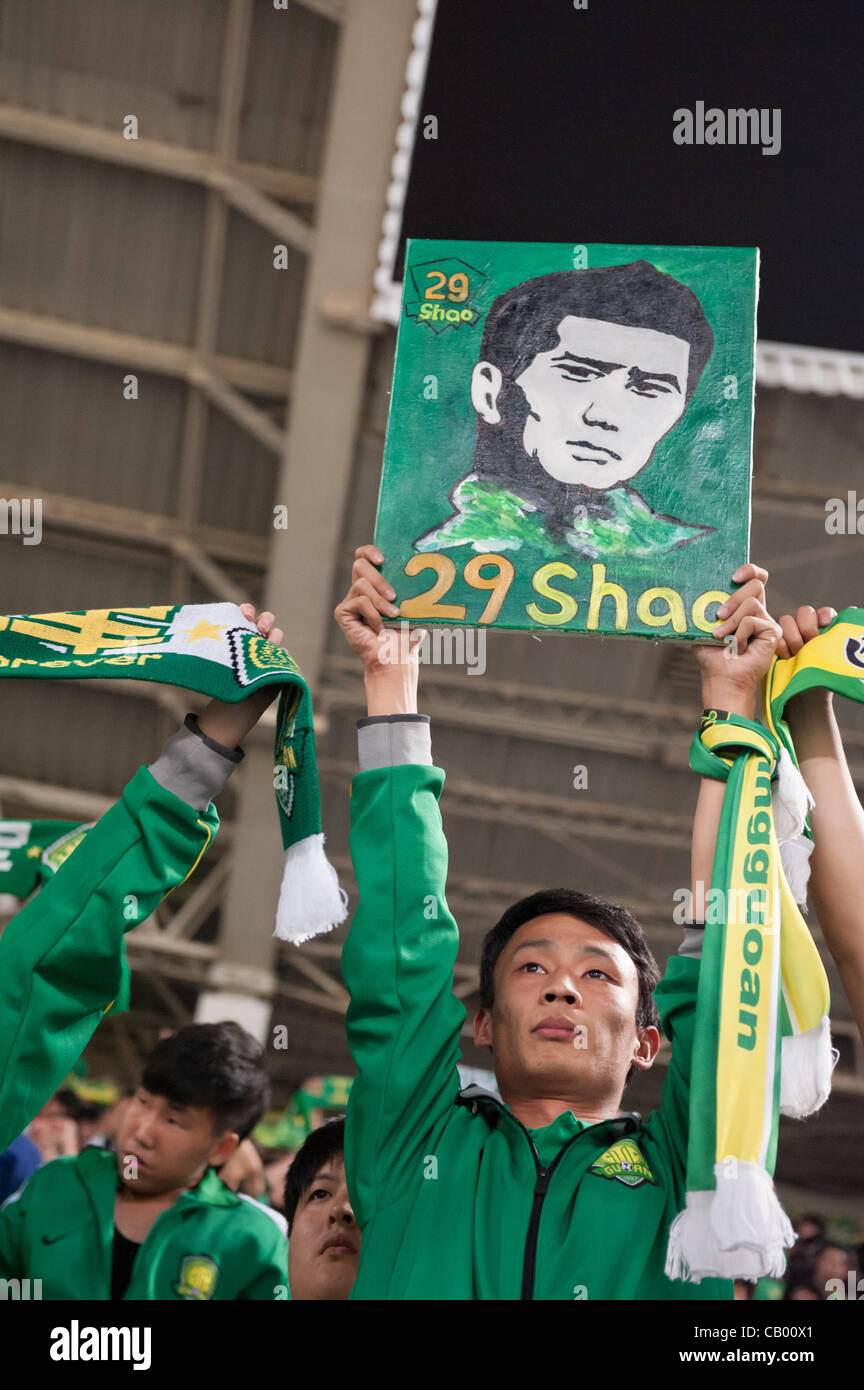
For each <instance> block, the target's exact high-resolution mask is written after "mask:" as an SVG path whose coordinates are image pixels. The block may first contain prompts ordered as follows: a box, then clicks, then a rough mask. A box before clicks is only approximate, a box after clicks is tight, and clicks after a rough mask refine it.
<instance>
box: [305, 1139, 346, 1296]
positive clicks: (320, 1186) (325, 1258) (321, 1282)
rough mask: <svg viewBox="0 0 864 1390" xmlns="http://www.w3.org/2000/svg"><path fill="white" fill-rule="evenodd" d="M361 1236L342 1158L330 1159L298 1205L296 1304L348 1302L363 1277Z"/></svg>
mask: <svg viewBox="0 0 864 1390" xmlns="http://www.w3.org/2000/svg"><path fill="white" fill-rule="evenodd" d="M359 1258H360V1232H359V1231H358V1229H357V1223H356V1222H355V1220H354V1213H353V1211H352V1210H351V1202H350V1199H349V1197H348V1186H347V1184H346V1182H345V1164H344V1160H343V1159H342V1157H341V1155H340V1156H339V1157H337V1158H331V1159H328V1160H327V1162H326V1163H325V1164H324V1166H323V1167H322V1168H320V1169H319V1170H318V1172H317V1173H316V1174H315V1177H314V1179H313V1181H312V1182H311V1183H310V1184H309V1186H308V1187H307V1188H306V1191H305V1192H304V1193H303V1195H302V1196H301V1198H300V1201H299V1202H298V1203H297V1210H296V1212H295V1213H294V1220H293V1222H292V1224H291V1239H290V1241H289V1243H288V1283H289V1285H290V1288H291V1298H292V1299H293V1300H294V1301H297V1300H300V1301H304V1300H310V1299H330V1300H332V1301H336V1300H339V1299H346V1298H347V1297H348V1295H349V1293H350V1292H351V1289H352V1287H353V1285H354V1281H355V1279H356V1278H357V1262H358V1260H359Z"/></svg>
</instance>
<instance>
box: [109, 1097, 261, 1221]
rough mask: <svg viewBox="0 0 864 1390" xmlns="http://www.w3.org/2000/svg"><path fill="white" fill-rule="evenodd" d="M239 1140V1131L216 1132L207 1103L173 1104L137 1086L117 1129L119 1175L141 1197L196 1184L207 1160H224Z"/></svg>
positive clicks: (222, 1161) (132, 1192) (207, 1163)
mask: <svg viewBox="0 0 864 1390" xmlns="http://www.w3.org/2000/svg"><path fill="white" fill-rule="evenodd" d="M237 1142H238V1139H237V1135H236V1134H232V1133H227V1134H226V1133H221V1134H216V1133H214V1130H213V1116H212V1114H211V1112H210V1111H209V1110H207V1109H205V1108H204V1107H203V1106H197V1105H175V1104H174V1103H173V1102H172V1101H170V1100H168V1099H166V1097H165V1096H157V1095H153V1093H152V1092H150V1091H147V1090H145V1089H144V1087H143V1086H139V1087H138V1089H137V1091H136V1092H135V1094H134V1096H132V1097H131V1098H130V1100H129V1101H128V1103H127V1105H126V1109H125V1111H124V1113H123V1117H122V1119H121V1122H120V1125H119V1127H118V1130H117V1165H118V1169H119V1175H120V1181H121V1183H122V1184H123V1186H124V1187H125V1188H127V1189H128V1191H129V1192H130V1194H132V1195H133V1196H138V1197H155V1196H157V1195H158V1194H160V1193H164V1192H170V1191H173V1190H174V1189H176V1188H187V1187H194V1186H195V1185H196V1184H197V1183H198V1182H200V1180H201V1178H202V1177H203V1176H204V1171H205V1169H206V1168H207V1166H208V1165H209V1164H211V1163H212V1164H214V1165H219V1164H221V1163H224V1162H226V1160H227V1159H228V1158H229V1157H230V1156H231V1154H232V1153H233V1152H234V1150H235V1149H236V1147H237Z"/></svg>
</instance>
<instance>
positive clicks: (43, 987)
mask: <svg viewBox="0 0 864 1390" xmlns="http://www.w3.org/2000/svg"><path fill="white" fill-rule="evenodd" d="M242 611H243V612H244V614H245V616H247V617H249V618H250V619H251V620H252V621H253V622H257V626H258V630H259V631H260V632H261V634H262V636H265V637H267V636H269V638H270V640H271V641H273V642H277V643H279V642H281V641H282V635H283V634H282V630H281V629H280V628H274V627H273V623H274V621H275V619H274V616H273V614H272V613H262V614H261V616H260V617H259V618H258V619H256V618H255V610H254V608H253V607H252V605H251V604H247V605H245V606H244V608H243V610H242ZM275 693H276V691H275V688H274V687H272V686H271V687H269V689H267V690H261V691H258V692H256V693H255V694H253V695H250V696H249V697H248V698H247V699H245V700H242V701H240V702H239V703H238V704H225V703H223V702H222V701H220V700H211V701H210V703H209V704H208V705H207V707H206V709H205V710H204V712H203V713H202V714H201V716H200V718H199V719H196V718H195V716H194V715H190V716H189V717H188V718H187V720H186V723H185V725H184V728H183V729H181V730H180V732H179V733H177V734H175V735H174V736H173V737H172V738H171V739H169V740H168V743H167V744H166V746H165V749H164V751H163V753H162V755H161V756H160V757H159V758H158V759H157V760H156V762H155V763H153V764H152V765H151V766H150V767H141V768H139V769H138V771H137V772H136V774H135V776H134V777H133V778H132V780H131V782H129V784H128V785H127V786H126V787H125V789H124V791H123V794H122V796H121V797H120V800H119V801H118V802H117V803H116V805H114V806H112V807H111V809H110V810H109V811H107V812H106V813H105V815H104V816H102V818H101V820H99V821H98V822H97V824H96V825H95V826H94V827H93V829H92V830H90V831H89V832H88V833H87V835H86V836H85V837H84V839H83V840H82V842H81V844H80V845H79V846H78V848H77V849H76V850H75V852H74V854H72V855H70V857H69V858H68V859H67V860H66V862H65V863H64V864H63V865H62V866H61V867H60V869H58V871H57V873H56V874H55V875H54V877H53V878H51V879H50V880H49V882H48V883H47V884H46V885H45V887H44V888H42V890H41V891H40V892H39V893H38V894H37V895H36V896H35V897H34V898H32V899H31V900H30V902H29V903H27V905H26V906H25V907H24V908H22V910H21V911H20V912H19V913H18V914H17V915H16V916H15V917H13V918H12V920H11V921H10V922H9V923H8V924H7V926H6V928H5V929H4V931H3V934H2V936H0V1152H2V1151H3V1150H4V1149H5V1148H6V1147H7V1145H8V1144H10V1143H11V1141H12V1140H13V1139H14V1138H15V1137H16V1136H17V1135H18V1134H20V1133H21V1131H22V1130H23V1129H24V1127H25V1126H26V1125H27V1124H28V1123H29V1121H30V1120H31V1119H32V1118H33V1116H34V1115H35V1114H36V1113H37V1112H38V1111H39V1110H40V1109H41V1107H42V1106H43V1105H44V1103H45V1101H46V1100H47V1099H48V1097H49V1096H50V1095H52V1094H53V1093H54V1091H56V1090H57V1088H58V1086H60V1084H61V1082H62V1081H63V1078H64V1077H65V1076H66V1075H67V1074H68V1073H69V1070H70V1069H71V1067H72V1066H73V1065H74V1063H75V1062H76V1061H77V1059H78V1057H79V1056H80V1055H81V1053H82V1052H83V1050H84V1048H85V1047H86V1046H87V1043H88V1042H89V1041H90V1038H91V1037H92V1036H93V1033H94V1032H95V1030H96V1027H97V1025H98V1023H99V1020H100V1019H101V1018H102V1016H103V1014H104V1013H105V1012H106V1010H107V1009H108V1008H110V1006H111V1003H112V1002H113V1000H114V999H115V998H116V997H117V994H118V992H119V990H120V987H121V983H122V981H123V974H124V969H125V957H124V950H123V936H124V933H125V932H127V931H129V930H131V928H132V927H135V926H137V925H138V924H139V923H140V922H143V921H144V920H145V918H147V917H149V916H150V914H151V913H152V912H153V911H154V909H155V908H156V907H157V905H158V904H159V903H160V902H161V900H162V899H163V898H164V897H165V896H166V894H167V893H170V892H171V890H172V889H173V888H176V887H177V885H178V883H182V882H183V881H184V880H185V879H186V878H188V877H189V875H190V874H191V873H192V871H193V870H194V868H195V866H196V865H197V863H198V861H199V859H200V858H201V856H202V855H203V854H204V852H205V850H206V849H207V848H208V846H209V845H210V843H211V841H212V840H213V837H214V835H215V834H216V831H217V829H218V827H219V817H218V816H217V814H216V811H215V808H214V807H213V806H212V805H211V804H210V803H211V801H212V799H213V797H214V796H216V795H218V793H219V792H220V791H221V790H222V788H223V787H224V785H225V783H226V782H227V780H228V778H229V776H230V775H231V773H232V772H233V771H234V768H235V767H236V765H237V763H238V762H240V760H241V759H242V757H243V753H242V752H241V751H240V749H239V748H238V747H237V746H236V745H237V744H239V743H240V742H241V741H242V739H243V738H245V737H246V735H247V734H248V733H249V731H250V730H251V729H252V728H253V727H254V725H255V724H256V723H257V721H258V720H259V719H260V717H261V715H262V714H263V713H264V710H265V709H266V708H267V706H268V705H269V704H270V702H271V700H272V699H273V697H274V695H275Z"/></svg>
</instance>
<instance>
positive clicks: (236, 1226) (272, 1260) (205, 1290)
mask: <svg viewBox="0 0 864 1390" xmlns="http://www.w3.org/2000/svg"><path fill="white" fill-rule="evenodd" d="M116 1193H117V1155H116V1154H114V1153H109V1152H107V1151H106V1150H105V1149H96V1148H88V1149H83V1150H82V1151H81V1153H80V1154H78V1156H77V1158H57V1159H55V1160H54V1161H53V1163H47V1164H46V1165H45V1167H44V1168H40V1169H38V1170H37V1172H35V1173H34V1174H33V1176H32V1177H31V1179H30V1181H29V1182H28V1183H27V1185H26V1187H24V1188H23V1190H22V1192H21V1194H20V1196H18V1197H13V1198H12V1199H11V1200H10V1201H8V1202H7V1203H6V1204H5V1206H4V1207H3V1209H2V1211H0V1276H2V1277H3V1278H4V1279H22V1278H28V1279H30V1280H31V1281H32V1280H34V1279H41V1281H42V1288H41V1297H42V1298H43V1299H98V1300H107V1299H109V1298H110V1296H111V1256H112V1249H113V1240H114V1198H115V1196H116ZM287 1283H288V1242H287V1240H286V1238H285V1234H284V1231H283V1230H282V1229H281V1226H280V1224H279V1223H278V1222H277V1221H276V1220H274V1218H273V1216H272V1215H268V1213H267V1212H266V1211H265V1210H264V1209H263V1208H262V1207H260V1206H258V1205H257V1203H255V1202H252V1201H250V1200H247V1199H245V1198H243V1197H238V1196H236V1195H235V1194H234V1193H233V1192H232V1191H231V1190H230V1188H228V1187H226V1186H225V1184H224V1183H223V1182H222V1181H221V1180H220V1178H219V1177H218V1176H217V1174H216V1173H215V1172H214V1171H213V1169H212V1168H210V1169H208V1170H207V1172H206V1173H205V1175H204V1177H203V1178H202V1180H201V1182H200V1183H199V1184H198V1186H197V1187H196V1188H195V1189H194V1190H193V1191H191V1192H185V1193H184V1194H183V1196H182V1197H179V1198H178V1200H177V1201H176V1202H175V1203H174V1205H173V1206H172V1207H169V1209H168V1211H164V1212H163V1213H162V1215H161V1216H159V1217H158V1218H157V1219H156V1221H155V1222H154V1223H153V1226H152V1229H151V1231H150V1234H149V1235H148V1237H147V1239H146V1240H145V1241H144V1242H143V1244H142V1246H141V1249H140V1250H139V1251H138V1254H137V1255H136V1257H135V1263H134V1265H133V1267H132V1278H131V1280H130V1283H129V1287H128V1289H127V1291H126V1293H125V1295H124V1299H127V1300H130V1299H169V1300H170V1299H174V1300H184V1299H185V1300H189V1299H194V1300H204V1299H265V1300H270V1301H272V1300H273V1299H274V1298H279V1297H281V1298H283V1299H284V1298H285V1296H286V1294H285V1288H286V1286H287ZM31 1289H32V1282H31Z"/></svg>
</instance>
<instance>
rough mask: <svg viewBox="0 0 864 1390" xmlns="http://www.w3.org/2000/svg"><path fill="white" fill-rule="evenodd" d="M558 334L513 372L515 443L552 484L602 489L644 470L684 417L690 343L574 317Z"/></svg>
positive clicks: (662, 334) (621, 325)
mask: <svg viewBox="0 0 864 1390" xmlns="http://www.w3.org/2000/svg"><path fill="white" fill-rule="evenodd" d="M558 336H559V343H558V346H557V347H554V348H552V349H550V350H549V351H548V352H541V353H538V354H537V356H536V357H535V358H534V359H533V361H532V362H531V363H530V365H529V366H528V367H526V368H525V370H524V371H523V372H522V373H521V374H520V375H519V376H518V377H517V378H516V385H517V386H519V387H520V388H521V390H522V392H523V394H524V396H525V399H526V401H527V405H528V414H527V416H526V419H525V426H524V431H523V435H522V445H523V448H524V449H525V452H526V454H529V455H530V456H532V457H535V458H536V459H537V460H538V462H539V463H540V465H541V466H542V467H543V468H544V469H545V470H546V472H547V473H549V474H550V475H551V476H552V477H553V478H557V479H558V481H559V482H562V483H570V484H578V485H581V486H582V487H589V488H596V489H598V490H608V489H609V488H613V487H616V486H617V485H618V484H619V483H623V482H626V481H627V479H628V478H632V477H634V476H635V474H637V473H638V472H639V471H640V469H642V468H644V467H645V464H646V463H647V462H648V460H649V459H650V457H651V455H652V453H653V452H654V449H655V448H656V446H657V444H658V443H659V441H660V440H661V439H662V438H663V436H664V434H667V433H668V432H669V430H671V428H672V426H673V425H674V424H675V423H676V422H677V421H678V420H679V419H680V418H681V416H682V415H683V413H684V408H685V397H686V392H687V373H688V366H689V361H690V344H689V343H687V342H685V341H684V340H683V339H682V338H675V337H673V336H672V335H671V334H669V333H658V332H656V331H655V330H654V329H652V328H630V327H628V326H627V325H626V324H618V323H607V322H605V321H604V320H602V319H586V318H578V317H576V316H575V315H568V316H567V317H566V318H564V319H562V321H561V323H560V324H559V325H558ZM485 365H486V364H483V363H480V364H478V369H479V368H482V367H484V366H485ZM478 369H475V371H476V370H478ZM496 370H497V369H496ZM499 375H500V374H499ZM475 404H476V401H475ZM481 413H482V411H481Z"/></svg>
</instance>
